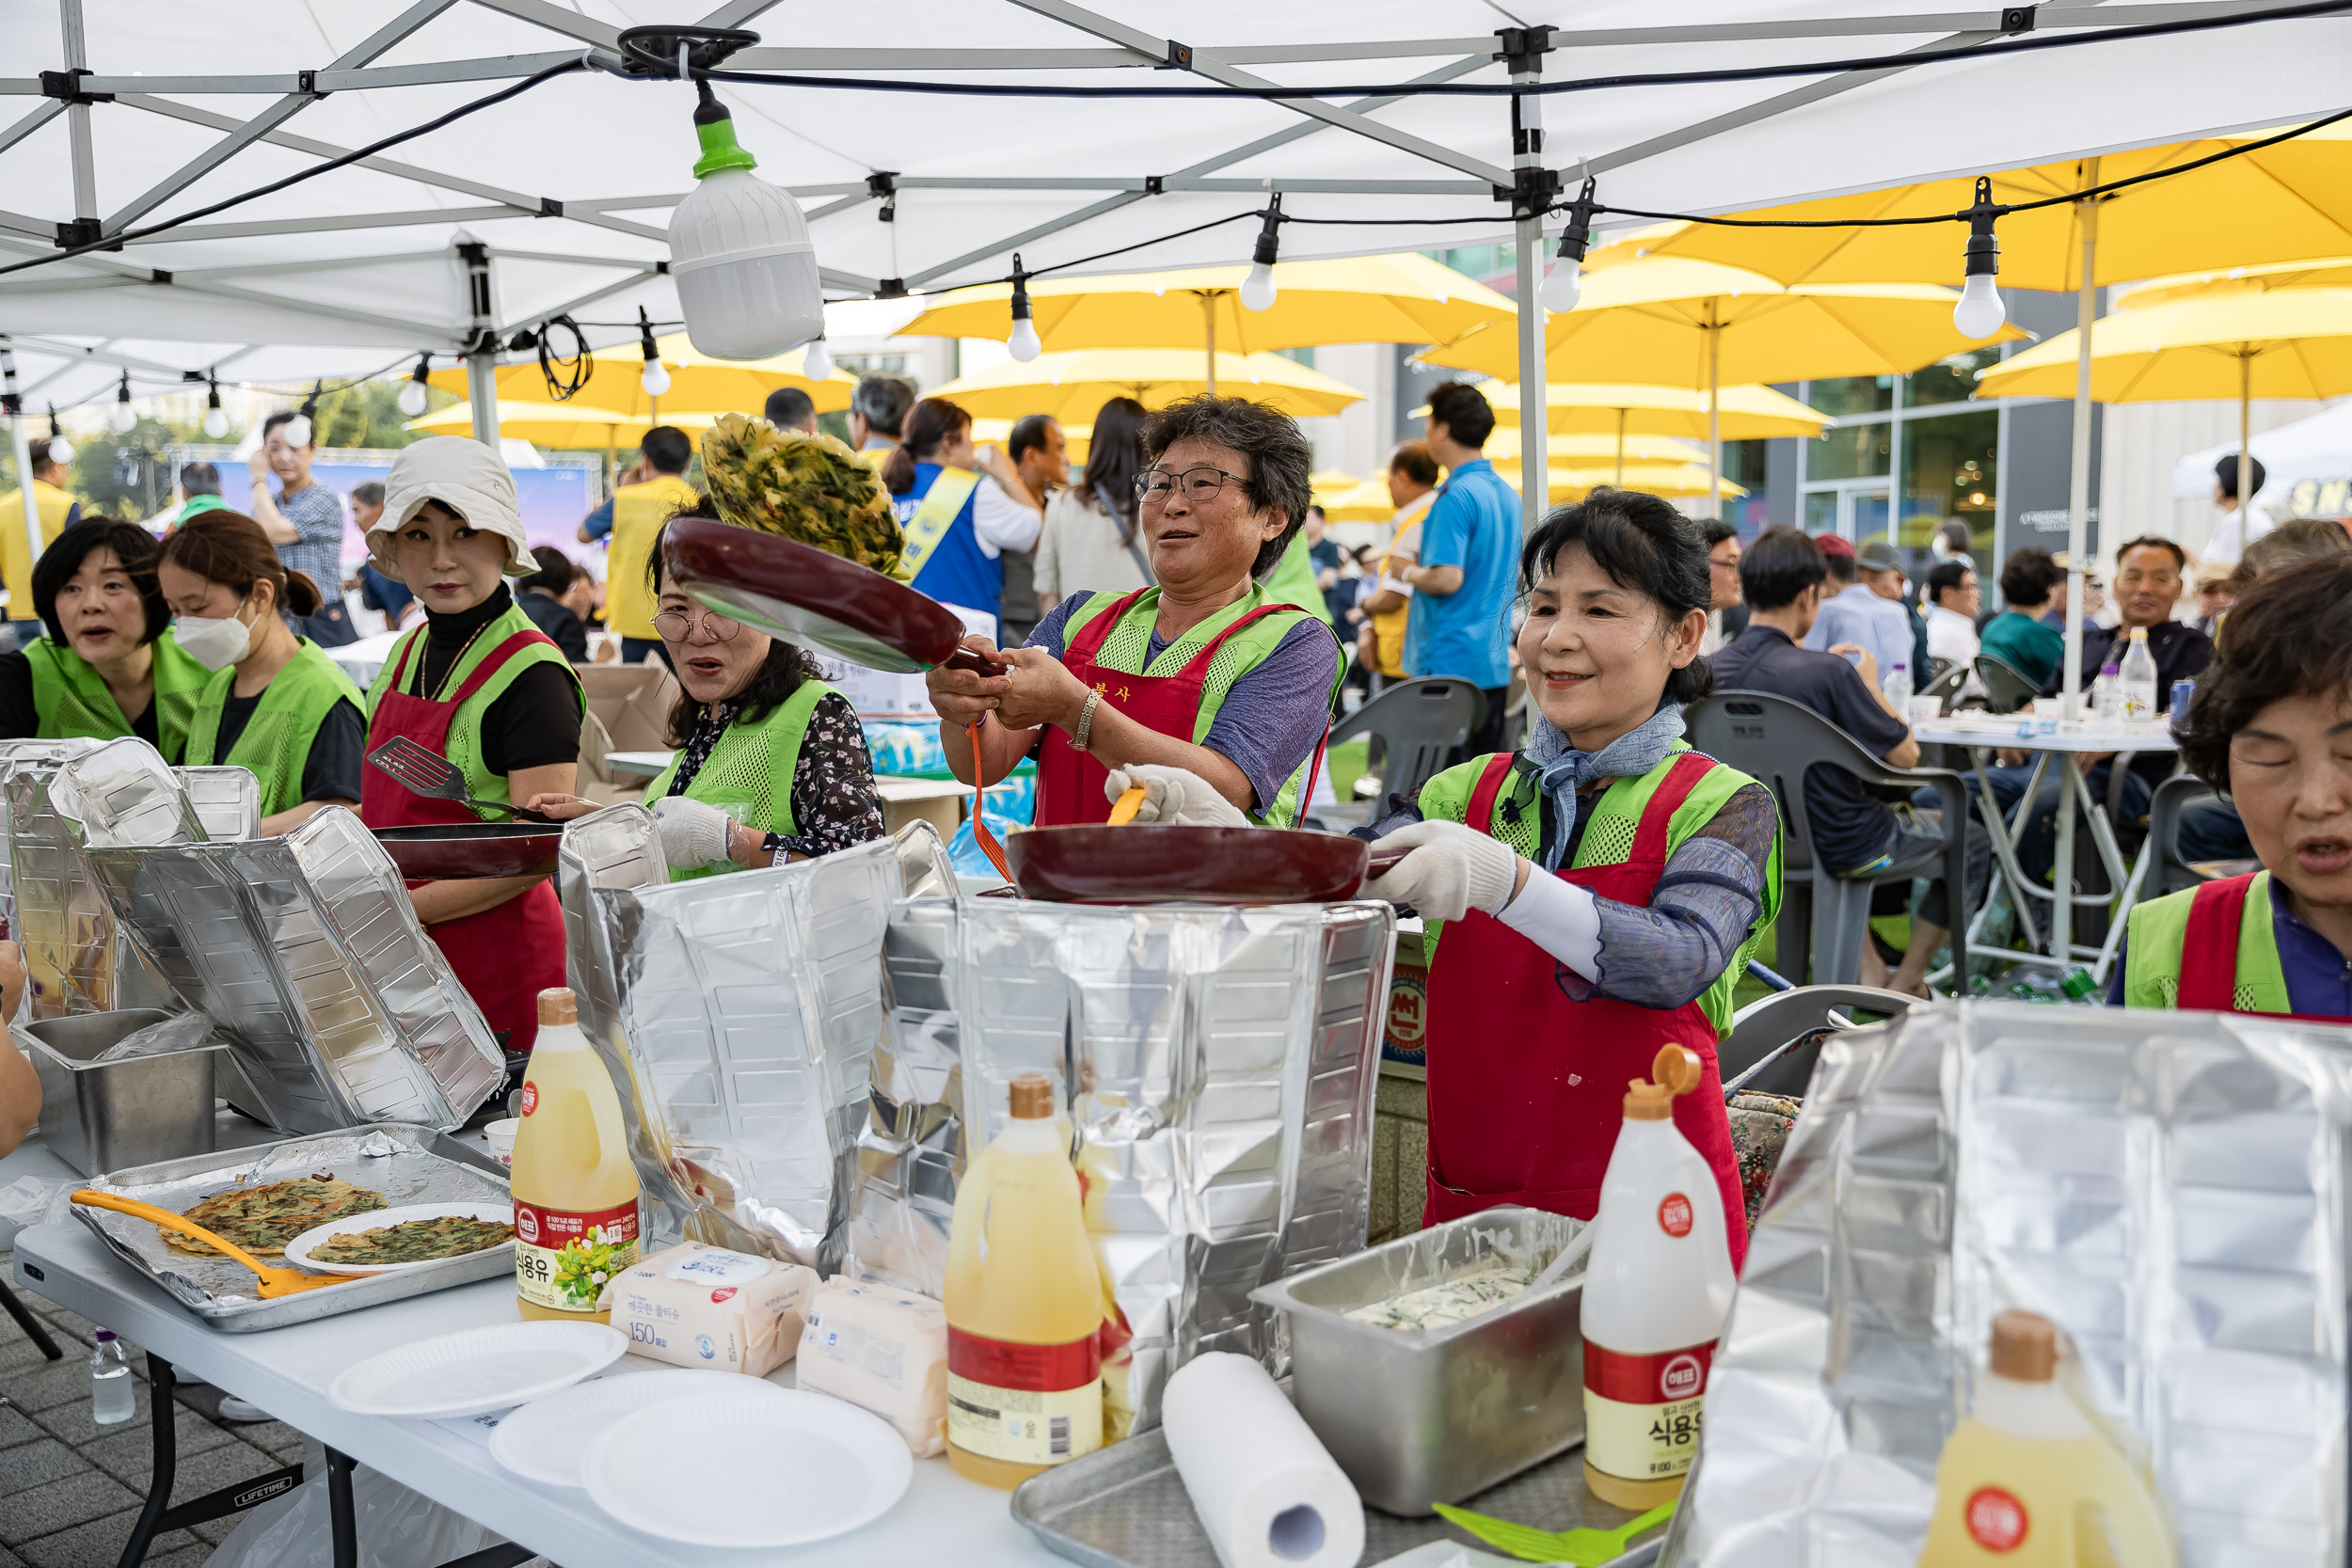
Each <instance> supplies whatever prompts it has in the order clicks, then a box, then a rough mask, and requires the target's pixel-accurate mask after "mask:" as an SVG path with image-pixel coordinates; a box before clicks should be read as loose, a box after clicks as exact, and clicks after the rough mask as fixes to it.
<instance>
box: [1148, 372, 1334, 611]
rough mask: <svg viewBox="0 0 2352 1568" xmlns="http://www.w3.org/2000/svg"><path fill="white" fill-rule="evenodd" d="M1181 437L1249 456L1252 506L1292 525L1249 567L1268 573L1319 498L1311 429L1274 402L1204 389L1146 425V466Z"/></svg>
mask: <svg viewBox="0 0 2352 1568" xmlns="http://www.w3.org/2000/svg"><path fill="white" fill-rule="evenodd" d="M1179 441H1209V442H1214V443H1215V444H1216V445H1217V446H1220V447H1230V448H1232V450H1233V451H1237V452H1239V453H1241V454H1242V455H1243V456H1244V457H1246V458H1248V460H1249V477H1248V479H1247V480H1245V481H1244V482H1243V487H1244V489H1245V490H1246V491H1247V492H1248V496H1249V504H1250V505H1251V506H1253V507H1255V508H1257V509H1258V510H1260V511H1263V512H1279V513H1280V514H1282V516H1283V519H1284V522H1285V525H1286V526H1285V527H1284V528H1283V530H1282V531H1281V533H1280V535H1279V536H1278V537H1276V538H1273V539H1269V540H1267V541H1266V542H1265V543H1264V544H1263V545H1261V546H1259V547H1258V559H1257V561H1256V562H1254V563H1253V564H1252V565H1251V566H1250V568H1249V575H1250V576H1251V577H1253V578H1262V577H1263V576H1265V574H1266V573H1267V572H1268V571H1270V570H1271V569H1272V568H1273V566H1274V563H1275V562H1278V561H1279V560H1281V559H1282V552H1283V551H1284V550H1287V549H1289V548H1290V544H1291V541H1292V540H1293V539H1294V538H1295V537H1297V534H1298V531H1299V530H1300V529H1301V528H1303V527H1305V526H1306V522H1307V508H1308V507H1309V506H1310V505H1311V504H1312V503H1313V500H1314V487H1313V485H1312V483H1311V482H1310V481H1309V479H1308V475H1309V474H1310V473H1311V472H1312V471H1313V469H1314V466H1315V449H1314V448H1313V446H1312V445H1311V444H1310V443H1309V441H1308V440H1307V435H1306V432H1304V431H1302V430H1300V429H1299V428H1298V421H1297V420H1294V419H1292V418H1291V417H1290V416H1289V415H1288V414H1285V413H1283V412H1282V411H1281V410H1280V409H1279V408H1277V407H1275V406H1274V405H1273V404H1264V403H1251V402H1250V401H1249V400H1248V399H1247V398H1221V397H1217V396H1216V395H1215V394H1214V393H1209V392H1201V393H1198V394H1196V395H1195V396H1192V397H1188V398H1181V399H1179V400H1177V401H1176V402H1174V403H1171V404H1168V406H1167V407H1165V408H1163V409H1161V410H1160V411H1159V412H1158V413H1156V414H1154V415H1152V418H1151V420H1149V421H1148V422H1147V423H1146V424H1145V425H1144V427H1143V462H1144V466H1145V467H1151V466H1152V464H1154V463H1157V462H1158V461H1159V460H1160V454H1161V453H1162V452H1164V451H1168V448H1170V447H1172V446H1174V445H1176V444H1177V443H1178V442H1179Z"/></svg>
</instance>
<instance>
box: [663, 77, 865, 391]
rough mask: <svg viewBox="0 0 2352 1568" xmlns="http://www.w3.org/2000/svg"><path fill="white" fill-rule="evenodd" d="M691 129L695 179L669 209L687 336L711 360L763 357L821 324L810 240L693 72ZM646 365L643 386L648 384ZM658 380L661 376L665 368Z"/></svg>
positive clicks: (795, 210) (673, 265)
mask: <svg viewBox="0 0 2352 1568" xmlns="http://www.w3.org/2000/svg"><path fill="white" fill-rule="evenodd" d="M695 87H697V88H698V89H700V93H701V99H700V102H699V103H697V104H696V105H695V108H694V128H695V133H696V135H698V136H699V137H700V138H701V141H702V149H703V155H702V158H701V160H700V161H699V162H697V163H696V164H695V165H694V178H695V179H696V180H697V181H698V182H699V183H698V184H696V185H695V187H694V189H693V191H692V193H691V194H690V195H689V196H688V197H687V198H686V199H685V200H684V201H681V202H679V203H678V204H677V210H676V211H675V213H673V214H671V216H670V276H671V277H674V278H675V279H676V280H677V298H678V306H679V308H680V309H682V310H683V311H684V312H685V315H686V336H687V338H688V339H689V340H690V341H691V342H692V343H693V345H694V347H695V349H696V350H697V351H698V352H700V353H703V354H707V355H709V356H711V357H712V358H714V359H765V358H768V357H769V356H771V355H777V354H782V353H783V352H784V351H785V350H787V349H788V348H790V347H791V346H792V345H793V344H795V343H804V342H806V341H809V340H810V339H811V338H814V337H817V336H818V334H820V333H822V332H823V331H824V330H825V297H824V291H823V289H822V287H821V285H820V284H819V282H818V276H817V247H816V246H815V245H812V244H810V243H809V238H808V219H807V218H806V217H804V216H803V215H802V213H801V204H800V203H799V202H797V201H795V200H793V199H792V198H791V197H790V196H789V195H787V193H786V192H784V191H783V190H780V189H778V188H777V187H776V186H774V185H771V184H770V183H768V182H766V181H765V180H762V179H760V178H759V177H758V176H756V175H755V174H754V173H752V170H753V169H754V168H755V167H757V164H756V163H755V161H754V159H753V157H752V155H751V154H750V153H749V152H746V151H744V150H743V149H742V148H741V147H740V146H739V145H738V144H737V142H736V139H735V121H734V119H733V118H732V117H731V116H729V115H728V113H727V110H726V105H724V104H723V103H720V102H719V101H718V100H717V99H716V98H714V97H712V96H711V92H710V83H709V82H708V81H707V79H705V80H698V81H697V82H696V83H695ZM653 376H654V372H653V368H652V367H651V366H650V365H648V366H647V367H646V370H645V388H646V390H647V392H648V393H650V394H651V395H653V396H656V397H659V396H660V393H659V392H654V391H653ZM662 379H663V382H664V383H665V385H666V383H667V381H668V376H667V375H666V374H665V375H664V376H663V377H662Z"/></svg>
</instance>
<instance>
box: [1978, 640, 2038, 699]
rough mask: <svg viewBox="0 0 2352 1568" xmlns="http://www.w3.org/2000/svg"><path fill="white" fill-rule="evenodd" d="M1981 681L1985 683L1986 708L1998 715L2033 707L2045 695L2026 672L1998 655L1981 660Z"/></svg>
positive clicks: (1989, 655)
mask: <svg viewBox="0 0 2352 1568" xmlns="http://www.w3.org/2000/svg"><path fill="white" fill-rule="evenodd" d="M1977 678H1978V679H1979V680H1980V681H1982V682H1984V694H1985V699H1986V705H1987V706H1988V707H1990V708H1992V710H1993V711H1994V712H1995V713H2015V712H2016V711H2017V710H2018V709H2019V708H2022V707H2031V706H2032V705H2033V700H2034V699H2035V698H2036V697H2038V696H2040V695H2041V694H2042V688H2041V687H2040V686H2039V685H2037V684H2036V683H2035V682H2033V681H2031V680H2028V679H2027V678H2026V673H2025V672H2024V671H2023V670H2020V669H2019V668H2017V666H2016V665H2014V664H2011V663H2010V661H2009V660H2007V659H2005V658H2002V657H1998V656H1996V655H1994V654H1979V655H1978V656H1977Z"/></svg>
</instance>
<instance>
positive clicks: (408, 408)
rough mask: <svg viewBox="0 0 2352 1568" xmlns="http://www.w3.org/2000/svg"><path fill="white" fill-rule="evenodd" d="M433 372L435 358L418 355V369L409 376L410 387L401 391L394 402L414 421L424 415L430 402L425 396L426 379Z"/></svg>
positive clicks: (407, 386) (427, 355)
mask: <svg viewBox="0 0 2352 1568" xmlns="http://www.w3.org/2000/svg"><path fill="white" fill-rule="evenodd" d="M432 372H433V356H431V355H429V354H420V355H418V356H417V368H416V370H415V372H412V373H411V374H410V375H409V377H408V385H406V386H405V387H403V388H401V389H400V396H398V397H396V398H394V399H393V400H392V401H393V402H394V403H395V404H398V405H399V406H400V411H401V412H402V413H403V414H405V415H407V416H408V417H409V418H410V419H412V420H413V419H415V418H416V417H417V416H418V415H420V414H421V413H423V412H424V410H425V404H426V403H427V402H428V401H429V400H427V398H426V397H425V395H424V388H425V380H424V378H425V377H426V376H427V375H430V374H431V373H432Z"/></svg>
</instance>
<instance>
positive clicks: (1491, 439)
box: [1486, 425, 1707, 467]
mask: <svg viewBox="0 0 2352 1568" xmlns="http://www.w3.org/2000/svg"><path fill="white" fill-rule="evenodd" d="M1522 450H1523V449H1522V448H1521V445H1520V441H1519V433H1518V430H1516V429H1514V428H1513V427H1512V426H1510V425H1497V426H1495V433H1494V434H1493V435H1492V436H1488V437H1486V456H1487V457H1488V458H1489V459H1490V460H1492V461H1494V462H1496V463H1507V462H1517V461H1518V456H1519V453H1520V451H1522ZM1544 455H1545V456H1546V457H1547V458H1549V460H1551V461H1552V462H1555V463H1556V462H1558V461H1559V460H1560V459H1562V458H1567V459H1570V460H1571V461H1570V463H1569V464H1568V466H1569V467H1594V466H1600V467H1607V466H1609V465H1611V464H1613V463H1616V462H1618V461H1620V460H1622V461H1625V462H1629V463H1704V462H1706V461H1707V446H1706V443H1704V442H1693V441H1683V440H1677V438H1676V437H1674V436H1627V437H1626V438H1625V441H1624V443H1623V445H1622V450H1621V449H1620V444H1619V442H1618V440H1617V438H1616V437H1615V436H1586V435H1576V436H1549V437H1547V438H1546V439H1545V441H1544ZM1577 459H1581V460H1582V461H1581V462H1578V461H1575V460H1577Z"/></svg>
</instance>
